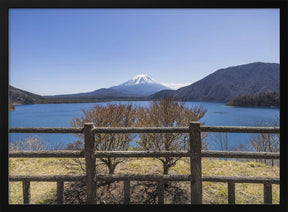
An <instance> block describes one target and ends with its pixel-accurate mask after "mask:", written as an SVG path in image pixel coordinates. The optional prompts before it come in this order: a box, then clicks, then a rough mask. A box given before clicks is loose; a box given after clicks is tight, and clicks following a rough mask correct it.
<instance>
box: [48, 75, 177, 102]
mask: <svg viewBox="0 0 288 212" xmlns="http://www.w3.org/2000/svg"><path fill="white" fill-rule="evenodd" d="M167 89H169V90H172V88H170V87H167V86H165V85H163V84H162V83H159V82H156V81H155V80H153V79H152V78H151V77H150V76H148V75H146V74H139V75H137V76H135V77H133V78H132V79H131V80H128V81H127V82H124V83H123V84H120V85H117V86H112V87H110V88H101V89H98V90H95V91H92V92H86V93H77V94H65V95H56V96H46V98H119V97H120V98H122V97H145V96H149V95H151V94H154V93H156V92H159V91H161V90H167Z"/></svg>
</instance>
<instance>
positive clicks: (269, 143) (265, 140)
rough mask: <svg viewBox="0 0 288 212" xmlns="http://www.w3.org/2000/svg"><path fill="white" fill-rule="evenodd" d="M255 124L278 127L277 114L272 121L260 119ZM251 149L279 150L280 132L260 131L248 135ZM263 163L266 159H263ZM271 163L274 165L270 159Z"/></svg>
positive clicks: (258, 150)
mask: <svg viewBox="0 0 288 212" xmlns="http://www.w3.org/2000/svg"><path fill="white" fill-rule="evenodd" d="M256 125H257V126H261V127H263V126H266V127H279V115H278V116H276V117H275V120H273V121H260V122H258V123H256ZM250 146H251V149H252V150H254V151H256V152H279V151H280V134H268V133H261V134H257V135H253V136H251V137H250ZM264 163H265V164H268V161H267V160H266V159H264ZM271 165H272V166H273V165H274V160H272V162H271Z"/></svg>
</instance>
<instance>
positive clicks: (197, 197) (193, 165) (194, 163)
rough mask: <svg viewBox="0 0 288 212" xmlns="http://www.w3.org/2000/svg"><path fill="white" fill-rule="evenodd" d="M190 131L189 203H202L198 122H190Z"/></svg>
mask: <svg viewBox="0 0 288 212" xmlns="http://www.w3.org/2000/svg"><path fill="white" fill-rule="evenodd" d="M189 131H190V153H191V155H190V170H191V178H192V180H191V204H202V171H201V145H202V143H201V131H200V123H199V122H191V123H190V125H189Z"/></svg>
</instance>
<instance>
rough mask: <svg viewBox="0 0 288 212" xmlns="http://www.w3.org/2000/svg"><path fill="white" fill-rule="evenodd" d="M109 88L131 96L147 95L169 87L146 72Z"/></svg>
mask: <svg viewBox="0 0 288 212" xmlns="http://www.w3.org/2000/svg"><path fill="white" fill-rule="evenodd" d="M110 88H111V89H114V90H117V91H120V92H122V93H123V92H124V93H125V94H127V95H128V94H129V95H131V96H147V95H151V94H153V93H156V92H158V91H160V90H164V89H170V88H169V87H166V86H165V85H163V84H162V83H160V82H156V81H155V80H153V79H152V78H151V77H150V76H148V75H147V74H139V75H137V76H135V77H133V78H132V79H131V80H128V81H127V82H124V83H123V84H121V85H118V86H113V87H110Z"/></svg>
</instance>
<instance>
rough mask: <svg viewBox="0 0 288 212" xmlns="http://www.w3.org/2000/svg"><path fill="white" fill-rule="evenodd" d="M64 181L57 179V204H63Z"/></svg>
mask: <svg viewBox="0 0 288 212" xmlns="http://www.w3.org/2000/svg"><path fill="white" fill-rule="evenodd" d="M63 192H64V182H63V181H57V204H61V205H62V204H63V202H64V201H63V199H64V198H63Z"/></svg>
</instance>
